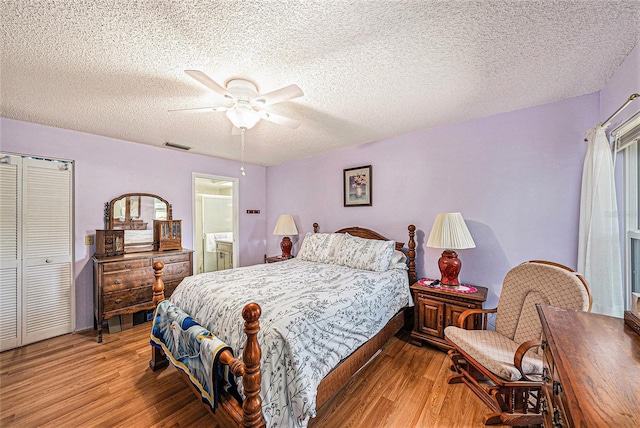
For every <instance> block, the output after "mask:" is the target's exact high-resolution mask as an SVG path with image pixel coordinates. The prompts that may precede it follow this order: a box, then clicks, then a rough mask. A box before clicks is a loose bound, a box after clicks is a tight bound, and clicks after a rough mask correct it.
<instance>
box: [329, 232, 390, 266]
mask: <svg viewBox="0 0 640 428" xmlns="http://www.w3.org/2000/svg"><path fill="white" fill-rule="evenodd" d="M395 246H396V243H395V242H394V241H380V240H377V239H364V238H358V237H356V236H351V235H349V234H348V233H345V234H344V238H343V239H342V242H341V243H340V246H339V247H338V249H337V252H336V254H335V263H336V264H338V265H342V266H347V267H351V268H355V269H364V270H372V271H375V272H384V271H386V270H388V269H389V265H390V263H391V258H392V257H393V252H394V249H395Z"/></svg>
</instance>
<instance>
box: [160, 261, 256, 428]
mask: <svg viewBox="0 0 640 428" xmlns="http://www.w3.org/2000/svg"><path fill="white" fill-rule="evenodd" d="M162 269H164V263H162V262H155V263H154V264H153V270H154V273H153V274H154V275H155V277H156V279H155V281H154V283H153V304H154V306H157V305H158V303H160V302H161V301H162V300H164V282H163V281H162ZM261 313H262V310H261V309H260V305H258V304H257V303H249V304H247V305H246V306H245V307H244V308H243V309H242V318H244V332H245V334H246V335H247V342H246V345H245V347H244V351H243V352H242V360H240V359H238V358H234V357H233V355H232V354H231V352H229V351H227V350H225V351H222V352H221V353H220V357H219V358H220V359H219V361H220V362H221V363H222V364H225V365H227V366H229V370H230V371H231V373H233V374H234V375H235V376H241V377H242V386H243V388H244V395H245V399H244V401H243V402H242V419H241V420H240V421H239V426H241V427H250V428H263V427H265V426H266V423H265V420H264V417H263V416H262V399H261V398H260V382H261V380H262V373H261V371H260V359H261V358H262V352H261V350H260V346H259V345H258V332H259V331H260V322H259V321H258V320H259V319H260V315H261ZM168 365H169V360H168V359H167V357H166V355H164V352H163V351H162V350H161V349H159V348H157V347H155V346H152V347H151V360H150V361H149V366H150V367H151V370H153V371H157V370H160V369H163V368H165V367H167V366H168Z"/></svg>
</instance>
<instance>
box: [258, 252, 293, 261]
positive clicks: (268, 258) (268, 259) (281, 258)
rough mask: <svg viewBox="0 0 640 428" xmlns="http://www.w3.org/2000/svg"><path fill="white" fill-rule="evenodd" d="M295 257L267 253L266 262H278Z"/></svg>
mask: <svg viewBox="0 0 640 428" xmlns="http://www.w3.org/2000/svg"><path fill="white" fill-rule="evenodd" d="M292 258H293V257H288V258H287V257H282V256H272V257H267V255H266V254H265V256H264V262H265V263H276V262H283V261H285V260H290V259H292Z"/></svg>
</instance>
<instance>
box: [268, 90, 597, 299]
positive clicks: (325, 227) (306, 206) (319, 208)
mask: <svg viewBox="0 0 640 428" xmlns="http://www.w3.org/2000/svg"><path fill="white" fill-rule="evenodd" d="M598 102H599V96H598V94H597V93H594V94H590V95H585V96H581V97H577V98H572V99H567V100H563V101H559V102H555V103H551V104H546V105H542V106H538V107H533V108H528V109H524V110H518V111H513V112H509V113H504V114H499V115H495V116H491V117H486V118H481V119H477V120H471V121H467V122H464V123H459V124H455V125H451V126H446V127H441V128H436V129H429V130H424V131H420V132H416V133H412V134H407V135H403V136H399V137H396V138H391V139H388V140H384V141H380V142H375V143H371V144H367V145H364V146H359V147H354V148H348V149H343V150H339V151H335V152H332V153H328V154H325V155H321V156H316V157H313V158H310V159H304V160H300V161H295V162H289V163H287V164H283V165H279V166H274V167H269V168H268V169H267V195H268V197H267V225H266V227H267V231H270V230H271V229H272V228H273V227H274V225H275V223H276V220H277V217H278V215H279V214H283V213H290V214H293V216H294V218H295V220H296V224H297V225H298V228H299V229H301V235H302V236H303V235H304V233H306V232H308V231H310V230H311V225H312V224H313V222H315V221H317V222H319V223H320V226H321V231H325V232H327V231H333V230H336V229H338V228H341V227H345V226H352V225H357V226H362V227H368V228H371V229H374V230H377V231H379V232H381V233H383V234H384V235H385V236H387V237H389V238H392V239H396V240H405V241H406V236H407V233H406V227H407V225H409V224H415V225H416V227H417V230H418V232H417V244H418V246H417V250H418V252H417V270H418V274H419V276H428V277H438V275H439V271H438V268H437V259H438V258H439V254H440V252H441V250H437V249H432V248H426V246H425V242H426V238H427V237H428V235H429V232H430V230H431V226H432V224H433V221H434V219H435V216H436V214H437V213H439V212H454V211H459V212H461V213H462V215H463V216H464V218H465V220H466V222H467V225H468V227H469V230H470V231H471V234H472V236H473V238H474V240H475V243H476V248H475V249H468V250H461V251H459V252H458V254H459V256H460V257H461V259H462V261H463V267H462V272H461V275H460V278H461V280H462V281H465V282H468V283H471V284H477V285H484V286H487V287H489V290H490V292H489V294H490V295H489V299H488V305H489V306H490V307H491V306H494V305H495V304H496V303H497V296H498V295H499V294H500V290H501V287H502V285H501V284H502V279H503V277H504V275H505V274H506V272H507V271H508V270H509V269H510V268H511V267H513V266H515V265H517V264H518V263H521V262H523V261H526V260H530V259H546V260H553V261H556V262H559V263H562V264H565V265H568V266H571V267H573V268H575V266H576V260H577V259H576V257H577V236H578V218H579V217H578V213H579V205H580V182H581V178H582V163H583V160H584V155H585V151H586V145H585V144H584V143H583V138H584V134H585V131H586V130H587V129H588V128H589V127H591V126H593V124H594V123H595V122H597V120H598V114H599V109H598ZM369 164H370V165H372V166H373V173H372V175H373V206H372V207H349V208H345V207H343V201H342V193H341V191H342V170H343V169H344V168H351V167H357V166H361V165H369ZM298 247H299V245H296V247H295V248H296V249H297V248H298ZM268 249H269V252H270V254H271V253H273V254H277V253H278V251H279V250H278V238H277V237H273V236H268Z"/></svg>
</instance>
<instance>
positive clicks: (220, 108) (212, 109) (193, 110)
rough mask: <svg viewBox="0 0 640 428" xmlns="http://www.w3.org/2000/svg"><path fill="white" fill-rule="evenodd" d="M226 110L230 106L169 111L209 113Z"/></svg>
mask: <svg viewBox="0 0 640 428" xmlns="http://www.w3.org/2000/svg"><path fill="white" fill-rule="evenodd" d="M225 110H229V107H225V106H220V107H196V108H177V109H173V110H169V111H170V112H174V111H184V112H188V113H208V112H212V111H225Z"/></svg>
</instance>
